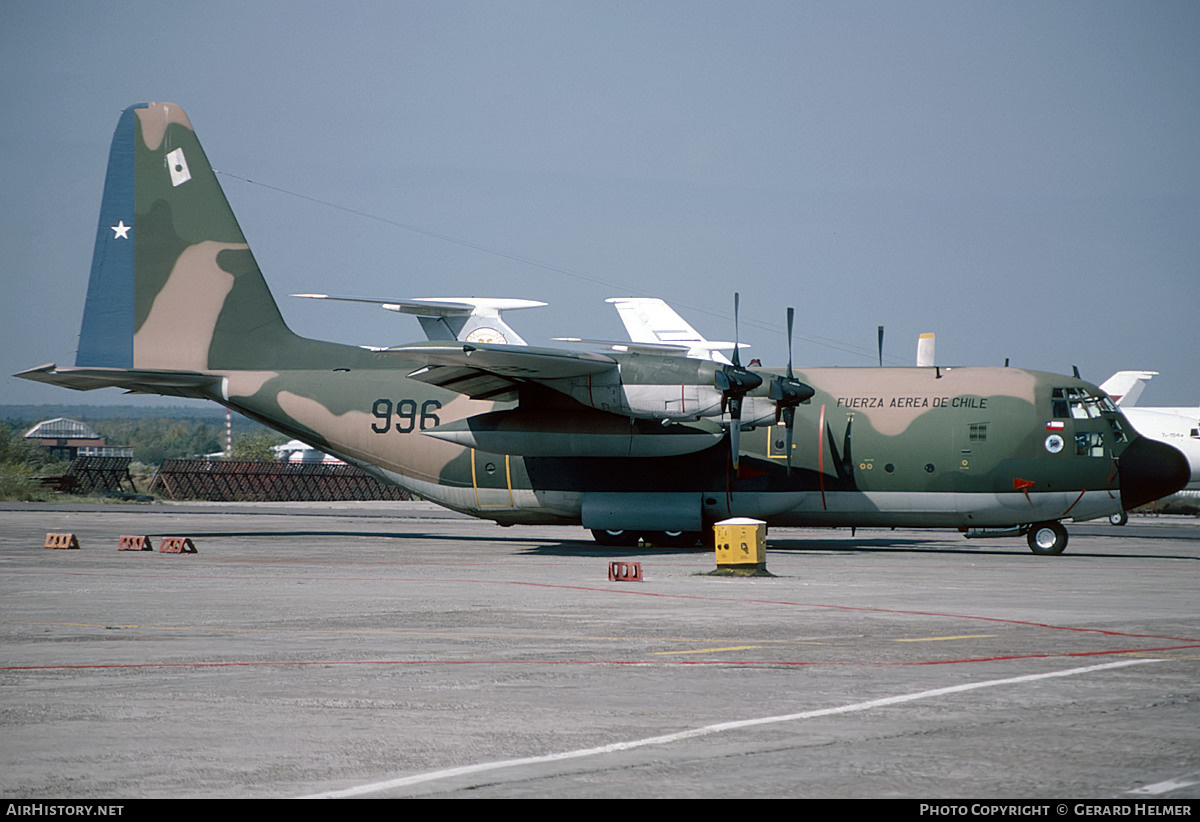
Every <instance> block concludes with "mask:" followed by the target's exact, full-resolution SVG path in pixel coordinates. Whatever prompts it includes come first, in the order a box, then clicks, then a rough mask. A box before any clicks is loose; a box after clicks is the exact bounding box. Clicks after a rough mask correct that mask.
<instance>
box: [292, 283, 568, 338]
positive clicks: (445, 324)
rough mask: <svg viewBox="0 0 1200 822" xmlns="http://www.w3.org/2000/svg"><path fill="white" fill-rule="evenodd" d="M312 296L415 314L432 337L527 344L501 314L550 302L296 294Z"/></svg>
mask: <svg viewBox="0 0 1200 822" xmlns="http://www.w3.org/2000/svg"><path fill="white" fill-rule="evenodd" d="M292 296H293V297H302V298H304V299H308V300H337V301H339V302H347V303H369V304H371V305H378V306H379V307H381V308H383V309H384V310H386V311H395V312H398V313H400V314H412V315H414V316H415V317H417V319H418V320H419V321H420V323H421V327H422V328H423V329H424V330H425V336H427V337H428V338H429V339H430V340H461V341H463V342H479V343H500V344H503V345H526V342H525V340H523V339H522V338H521V335H519V334H518V333H517V332H516V331H514V330H513V328H512V327H511V326H510V325H508V323H506V322H504V320H503V319H502V318H501V316H500V315H501V314H502V313H503V312H505V311H516V310H519V309H522V308H539V307H541V306H544V305H546V303H544V302H540V301H538V300H519V299H508V298H503V297H429V298H426V297H418V298H416V299H411V300H377V299H372V298H368V297H334V296H331V295H329V294H293V295H292Z"/></svg>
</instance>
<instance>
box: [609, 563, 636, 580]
mask: <svg viewBox="0 0 1200 822" xmlns="http://www.w3.org/2000/svg"><path fill="white" fill-rule="evenodd" d="M608 581H609V582H641V581H642V563H640V562H610V563H608Z"/></svg>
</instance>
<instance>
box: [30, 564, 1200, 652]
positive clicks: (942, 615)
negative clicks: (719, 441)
mask: <svg viewBox="0 0 1200 822" xmlns="http://www.w3.org/2000/svg"><path fill="white" fill-rule="evenodd" d="M9 573H42V572H36V571H35V572H28V571H27V572H21V571H18V572H9ZM50 573H54V574H64V575H67V576H103V577H112V576H115V577H143V576H145V577H153V578H155V579H158V578H159V576H158V575H157V574H114V573H110V572H96V573H92V572H87V571H53V572H50ZM200 578H202V579H216V580H237V579H246V580H256V581H258V580H261V579H262V577H260V576H230V575H220V576H204V577H200V576H197V575H189V576H188V577H187V579H200ZM272 579H276V580H292V579H298V580H304V581H308V582H317V581H321V580H327V581H330V582H385V581H386V582H412V583H417V584H420V585H429V584H436V583H448V584H458V585H462V584H475V585H487V586H496V585H517V586H526V587H531V588H551V589H556V590H564V591H587V592H590V593H599V594H617V595H621V596H642V597H656V598H660V599H681V600H689V601H695V602H734V603H740V604H756V605H782V606H786V607H790V608H816V609H823V610H828V611H852V612H857V613H875V614H900V615H904V616H927V617H937V618H939V619H963V620H969V621H974V622H990V623H997V624H1002V625H1020V626H1024V627H1029V628H1045V629H1047V630H1051V631H1071V632H1074V633H1084V634H1099V635H1101V636H1114V637H1127V638H1130V639H1164V640H1168V641H1171V642H1200V637H1188V636H1164V635H1161V634H1135V633H1130V632H1128V631H1111V630H1106V629H1103V628H1082V627H1077V626H1070V625H1053V624H1050V623H1046V622H1033V621H1031V620H1023V619H1009V618H1007V617H989V616H977V615H974V614H956V613H946V612H941V611H916V610H910V609H904V608H875V607H870V606H866V605H831V604H828V603H823V602H793V601H790V600H774V599H738V598H735V597H711V596H701V595H698V594H666V593H660V592H655V591H644V590H643V591H638V590H634V589H632V588H609V587H605V588H596V587H594V586H590V585H561V584H556V583H549V582H534V581H530V580H502V579H469V578H454V577H446V578H437V577H398V576H378V575H375V576H366V577H362V576H327V577H313V576H297V577H272Z"/></svg>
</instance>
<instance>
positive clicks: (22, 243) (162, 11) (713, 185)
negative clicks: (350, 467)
mask: <svg viewBox="0 0 1200 822" xmlns="http://www.w3.org/2000/svg"><path fill="white" fill-rule="evenodd" d="M0 9H2V10H3V17H4V24H3V26H0V104H2V108H0V110H2V111H3V112H4V114H3V117H4V127H3V129H0V213H2V214H3V220H2V221H0V254H2V260H3V269H2V270H3V272H4V274H3V277H4V280H3V283H4V299H3V300H0V329H2V331H0V333H2V334H3V346H2V348H0V351H2V354H0V356H2V358H3V362H2V363H0V365H2V372H3V374H4V375H8V374H12V373H14V372H15V371H18V370H20V369H23V368H27V367H31V366H34V365H39V364H41V363H44V362H50V361H55V362H58V363H63V364H72V363H73V362H74V356H75V345H76V339H77V334H78V329H79V321H80V317H81V314H82V307H83V298H84V291H85V288H86V278H87V272H88V269H89V265H90V256H91V249H92V244H93V241H94V236H95V234H94V233H95V230H96V220H97V216H98V208H99V199H100V193H101V188H102V185H103V182H104V170H105V163H106V160H107V151H108V144H109V140H110V139H111V136H112V131H113V128H114V127H115V125H116V121H117V117H118V115H119V113H120V111H121V110H122V109H123V108H125V107H126V106H128V105H130V104H132V103H136V102H144V101H150V100H168V101H172V102H176V103H179V104H180V105H182V106H183V107H184V108H186V109H187V111H188V113H189V115H190V116H191V120H192V123H193V124H194V125H195V126H196V128H197V131H198V133H199V135H200V138H201V140H202V142H203V143H204V146H205V148H206V150H207V152H208V155H209V158H210V159H211V160H212V162H213V165H214V166H215V167H216V168H217V169H219V170H220V171H222V172H225V173H226V174H227V176H225V177H224V178H223V185H224V186H225V190H226V194H227V195H228V197H229V199H230V202H231V203H232V204H233V207H234V210H235V212H236V213H237V214H238V217H239V219H240V221H241V224H242V228H243V230H244V232H245V234H246V236H247V237H248V238H249V240H250V244H251V247H252V248H253V249H254V251H255V254H256V256H257V258H258V261H259V264H260V265H261V266H262V268H263V271H264V273H265V274H266V277H267V280H268V282H269V284H270V285H271V287H272V289H273V291H274V292H275V294H276V298H277V299H278V301H279V302H280V305H281V308H282V310H283V312H284V316H285V317H286V318H287V319H288V321H289V323H290V324H291V325H292V327H293V328H294V329H295V330H296V331H297V332H299V333H301V334H304V335H307V336H312V337H319V338H323V339H333V340H338V341H342V342H348V343H355V344H372V345H380V344H390V343H398V342H403V341H408V340H412V339H418V338H420V337H421V334H420V330H419V327H418V325H417V323H416V320H415V319H414V318H411V317H402V316H397V315H394V314H390V313H387V312H384V311H381V310H379V309H377V308H374V307H371V306H356V305H343V304H330V303H314V302H308V301H302V300H296V299H291V298H289V297H287V296H286V295H287V294H289V293H294V292H313V291H317V292H328V293H334V294H343V295H356V296H370V297H391V298H409V297H444V296H470V295H478V296H496V297H524V298H529V299H540V300H545V301H546V302H548V303H550V306H549V307H548V308H542V309H535V310H532V311H524V312H519V313H516V314H513V315H511V319H512V321H513V323H514V325H516V326H517V327H518V328H519V329H520V330H521V332H522V334H523V335H524V336H525V337H526V338H527V339H528V340H529V341H530V342H531V343H534V344H539V343H540V344H546V343H547V342H548V340H549V338H551V337H554V336H565V335H574V336H582V337H599V338H616V337H620V336H622V328H621V325H620V323H619V320H618V318H617V314H616V312H615V311H614V310H613V309H612V308H611V307H610V306H607V305H605V304H604V302H603V301H604V298H606V297H613V296H630V295H635V296H636V295H643V296H658V297H662V298H664V299H666V300H667V301H668V302H670V303H672V304H673V305H674V306H676V308H677V309H678V310H679V311H680V312H681V313H682V314H684V316H686V317H688V318H689V319H690V320H691V322H692V324H693V325H695V326H696V327H697V328H698V329H699V330H700V331H701V332H703V333H705V334H706V335H707V336H709V337H710V338H715V339H729V338H731V335H732V333H733V328H732V293H733V291H734V290H738V291H740V292H741V295H742V324H741V325H742V327H741V331H742V339H743V341H745V342H749V343H751V344H752V345H753V348H752V349H751V355H752V356H757V357H760V358H762V359H763V361H764V362H765V363H767V364H768V365H770V364H782V363H783V362H784V361H785V360H786V357H787V351H786V344H785V338H784V309H785V307H786V306H788V305H794V306H796V308H797V311H798V315H797V316H798V336H797V340H796V345H795V358H796V362H797V363H798V364H805V365H852V366H870V365H872V364H874V362H875V359H876V354H875V334H876V327H877V326H878V325H884V326H886V329H887V334H886V343H885V348H886V351H885V354H886V357H885V361H886V362H888V363H890V364H908V363H911V362H912V360H913V357H914V356H915V349H916V338H917V335H918V333H920V332H922V331H934V332H936V333H937V344H938V360H939V361H940V362H943V363H946V364H960V365H968V364H997V365H998V364H1001V363H1003V362H1004V359H1005V358H1006V357H1008V358H1011V361H1012V363H1013V364H1014V365H1019V366H1024V367H1030V368H1039V369H1044V370H1050V371H1060V372H1065V373H1069V372H1070V369H1071V366H1072V365H1078V366H1079V368H1080V370H1081V372H1082V374H1083V376H1085V377H1086V378H1088V379H1091V380H1093V381H1094V382H1097V383H1098V382H1101V381H1103V380H1104V379H1105V378H1106V377H1107V376H1109V374H1111V373H1112V372H1113V371H1116V370H1119V369H1129V368H1139V369H1141V368H1145V369H1151V370H1156V371H1159V372H1161V376H1160V377H1158V378H1157V379H1156V380H1155V381H1154V382H1152V383H1151V385H1150V387H1149V388H1148V389H1147V391H1146V394H1145V395H1144V396H1143V403H1144V404H1150V405H1195V404H1197V403H1198V402H1200V344H1198V342H1197V331H1196V327H1197V316H1198V315H1200V150H1198V147H1200V4H1198V3H1195V2H1161V1H1160V0H1149V1H1147V2H1108V1H1106V0H1088V2H1046V1H1045V0H1036V2H1021V1H1020V0H1004V1H1003V2H984V1H982V0H980V1H975V2H958V1H956V2H921V1H919V0H918V1H914V2H891V1H887V2H854V1H853V0H851V1H850V2H802V1H800V0H791V1H790V2H757V1H756V0H749V2H738V3H733V2H702V0H682V1H680V2H675V1H674V0H670V1H666V0H664V1H663V2H654V0H637V1H636V2H620V0H603V2H601V0H596V1H595V2H573V1H572V0H547V2H534V1H532V0H493V1H492V2H454V0H436V1H435V0H428V1H427V2H378V3H354V2H350V3H346V4H341V5H333V4H329V3H315V2H253V0H251V2H237V3H231V2H220V1H218V2H210V1H209V0H206V2H203V3H200V2H171V3H163V2H120V1H119V0H117V1H115V2H111V1H110V2H62V1H61V0H36V2H34V1H33V0H5V1H4V3H3V5H2V6H0ZM242 178H248V179H251V180H254V181H256V183H262V184H266V185H259V184H252V183H247V182H244V181H243V180H242ZM268 186H269V187H268ZM356 212H357V213H356ZM364 215H365V216H364ZM80 401H92V402H110V403H111V402H124V401H126V398H125V397H124V395H122V394H120V393H119V392H116V391H113V390H108V391H98V392H92V393H89V394H81V393H77V392H69V391H66V390H62V389H54V388H51V387H48V386H39V385H36V384H34V383H29V382H26V381H23V380H17V379H13V378H11V377H7V376H5V377H4V381H3V388H2V390H0V402H2V403H25V402H69V403H75V402H80ZM154 401H155V402H159V403H161V402H163V400H154Z"/></svg>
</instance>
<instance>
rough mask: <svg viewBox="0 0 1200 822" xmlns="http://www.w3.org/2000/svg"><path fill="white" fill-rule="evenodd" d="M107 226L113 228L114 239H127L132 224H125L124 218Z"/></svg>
mask: <svg viewBox="0 0 1200 822" xmlns="http://www.w3.org/2000/svg"><path fill="white" fill-rule="evenodd" d="M109 228H111V229H112V230H113V239H114V240H128V239H129V229H131V228H133V226H131V225H125V221H124V220H119V221H118V222H117V224H116V225H111V226H109Z"/></svg>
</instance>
